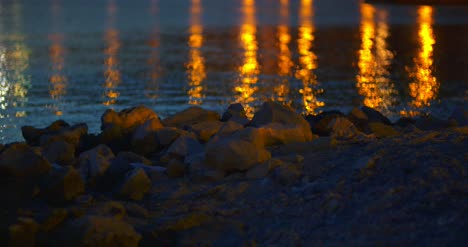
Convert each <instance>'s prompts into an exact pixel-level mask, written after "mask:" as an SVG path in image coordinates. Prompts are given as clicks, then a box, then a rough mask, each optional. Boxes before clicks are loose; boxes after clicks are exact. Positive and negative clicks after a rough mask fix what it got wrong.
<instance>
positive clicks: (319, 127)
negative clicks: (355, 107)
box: [305, 111, 345, 136]
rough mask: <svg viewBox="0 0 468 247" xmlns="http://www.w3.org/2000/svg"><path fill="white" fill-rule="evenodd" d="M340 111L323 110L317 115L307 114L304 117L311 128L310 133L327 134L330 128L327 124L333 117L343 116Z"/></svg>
mask: <svg viewBox="0 0 468 247" xmlns="http://www.w3.org/2000/svg"><path fill="white" fill-rule="evenodd" d="M344 116H345V115H344V114H343V113H342V112H340V111H324V112H321V113H319V114H317V115H308V116H306V117H305V119H306V120H307V122H309V125H310V127H311V129H312V133H314V134H317V135H320V136H329V135H330V133H331V129H330V128H329V127H328V124H329V123H330V122H331V121H332V120H333V119H335V118H338V117H344Z"/></svg>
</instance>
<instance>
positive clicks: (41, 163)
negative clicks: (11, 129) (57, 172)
mask: <svg viewBox="0 0 468 247" xmlns="http://www.w3.org/2000/svg"><path fill="white" fill-rule="evenodd" d="M51 167H52V165H51V164H50V163H49V161H47V160H46V159H45V158H44V157H43V156H42V155H41V154H39V153H38V152H37V151H36V150H34V149H33V148H31V147H30V146H28V145H27V144H26V143H15V144H12V145H10V146H8V147H6V149H5V150H4V151H3V152H2V153H1V154H0V177H19V178H34V177H40V176H42V175H44V174H46V173H47V172H48V171H49V170H50V169H51Z"/></svg>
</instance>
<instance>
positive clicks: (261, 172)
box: [245, 161, 270, 179]
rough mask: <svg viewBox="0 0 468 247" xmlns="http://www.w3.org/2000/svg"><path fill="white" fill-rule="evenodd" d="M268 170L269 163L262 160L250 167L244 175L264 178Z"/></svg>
mask: <svg viewBox="0 0 468 247" xmlns="http://www.w3.org/2000/svg"><path fill="white" fill-rule="evenodd" d="M269 171H270V164H269V162H268V161H267V162H264V163H261V164H258V165H256V166H254V167H252V168H250V169H249V170H248V171H247V172H246V173H245V177H246V178H247V179H259V178H264V177H266V176H267V175H268V172H269Z"/></svg>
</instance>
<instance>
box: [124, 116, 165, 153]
mask: <svg viewBox="0 0 468 247" xmlns="http://www.w3.org/2000/svg"><path fill="white" fill-rule="evenodd" d="M161 128H163V126H162V124H161V122H160V121H159V119H158V118H153V119H151V120H148V121H146V122H145V123H144V124H143V125H141V126H139V127H138V128H137V129H136V130H135V133H134V134H133V136H132V140H131V142H132V149H133V150H139V151H140V150H141V151H140V153H141V154H147V153H150V152H151V151H152V150H151V148H148V147H157V145H158V143H157V140H156V139H155V134H156V132H157V131H158V130H159V129H161ZM146 149H147V150H146Z"/></svg>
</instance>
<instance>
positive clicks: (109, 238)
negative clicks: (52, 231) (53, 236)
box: [58, 216, 141, 247]
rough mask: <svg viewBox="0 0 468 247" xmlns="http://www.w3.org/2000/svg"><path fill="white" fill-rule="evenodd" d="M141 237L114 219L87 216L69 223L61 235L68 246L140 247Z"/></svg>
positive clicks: (125, 224)
mask: <svg viewBox="0 0 468 247" xmlns="http://www.w3.org/2000/svg"><path fill="white" fill-rule="evenodd" d="M140 239H141V236H140V234H138V233H137V232H135V230H134V229H133V227H132V226H131V225H129V224H127V223H125V222H123V221H121V220H119V219H116V218H114V217H99V216H87V217H83V218H79V219H75V220H72V221H71V222H69V223H68V224H67V226H66V228H65V229H64V231H63V232H62V234H60V239H59V240H61V241H58V244H60V243H63V244H65V243H66V245H67V246H129V247H130V246H135V247H136V246H138V243H139V242H140Z"/></svg>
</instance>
